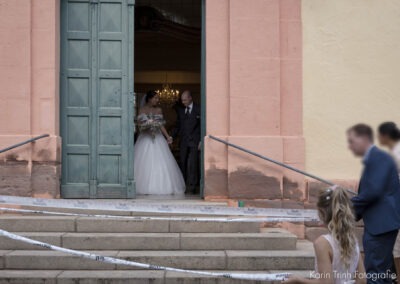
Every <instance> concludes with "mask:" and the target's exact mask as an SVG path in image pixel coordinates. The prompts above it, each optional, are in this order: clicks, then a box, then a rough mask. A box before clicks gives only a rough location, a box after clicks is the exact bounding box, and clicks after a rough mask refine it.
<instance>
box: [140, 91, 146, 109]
mask: <svg viewBox="0 0 400 284" xmlns="http://www.w3.org/2000/svg"><path fill="white" fill-rule="evenodd" d="M146 97H147V94H146V93H144V94H143V95H142V99H141V100H140V104H139V108H142V107H144V106H145V105H146Z"/></svg>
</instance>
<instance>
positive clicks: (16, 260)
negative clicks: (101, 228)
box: [0, 244, 314, 270]
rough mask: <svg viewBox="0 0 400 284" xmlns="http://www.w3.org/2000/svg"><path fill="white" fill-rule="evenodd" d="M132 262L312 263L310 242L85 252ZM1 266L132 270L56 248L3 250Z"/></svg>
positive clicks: (238, 266)
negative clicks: (286, 246) (285, 246)
mask: <svg viewBox="0 0 400 284" xmlns="http://www.w3.org/2000/svg"><path fill="white" fill-rule="evenodd" d="M88 252H91V253H95V254H99V255H102V256H110V257H115V258H120V259H126V260H130V261H135V262H141V263H148V264H153V265H159V266H169V267H174V268H182V269H200V270H265V269H270V270H271V269H274V270H281V269H299V270H307V269H308V270H310V269H312V268H313V266H314V252H313V248H312V244H311V245H310V244H308V245H301V246H299V248H298V249H297V250H283V251H276V250H275V251H271V250H263V251H254V250H250V251H244V250H239V251H237V250H226V251H222V250H218V251H88ZM0 257H1V259H2V260H1V262H0V263H2V264H3V267H2V268H3V269H10V270H11V269H20V270H22V269H26V270H35V269H38V270H42V269H47V270H115V269H117V270H126V269H129V270H132V269H139V268H135V267H132V266H125V265H114V264H108V263H104V262H99V261H94V260H89V259H82V258H79V257H76V256H73V255H70V254H66V253H61V252H56V251H29V250H25V251H23V250H19V251H4V252H2V253H1V254H0Z"/></svg>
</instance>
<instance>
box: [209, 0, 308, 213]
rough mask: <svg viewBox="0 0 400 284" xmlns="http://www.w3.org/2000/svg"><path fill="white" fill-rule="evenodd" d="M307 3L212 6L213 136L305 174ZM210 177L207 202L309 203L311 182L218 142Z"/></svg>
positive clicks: (238, 0)
mask: <svg viewBox="0 0 400 284" xmlns="http://www.w3.org/2000/svg"><path fill="white" fill-rule="evenodd" d="M300 3H301V2H300V0H291V1H289V0H284V1H279V0H270V1H265V0H252V1H243V0H224V1H207V3H206V10H207V12H206V37H207V38H206V41H207V42H206V58H207V61H206V82H207V89H206V96H207V106H206V113H207V114H206V119H207V134H211V135H215V136H219V137H220V138H222V139H226V140H228V141H230V142H232V143H235V144H238V145H241V146H243V147H245V148H248V149H250V150H252V151H255V152H257V153H260V154H263V155H266V156H268V157H270V158H273V159H275V160H278V161H281V162H287V163H289V164H291V165H295V166H298V167H300V168H304V140H303V138H302V85H301V16H300V15H301V5H300ZM205 173H206V174H205V196H206V199H217V198H221V197H222V198H228V199H232V200H259V201H257V202H258V203H261V205H263V206H264V205H265V204H263V203H266V204H268V206H277V207H281V206H284V204H282V202H285V203H286V204H288V205H287V206H297V205H296V204H290V203H288V202H287V201H286V200H284V199H289V200H295V201H301V200H303V198H304V178H303V177H301V176H296V175H293V174H292V173H291V172H288V171H286V170H283V169H282V168H281V167H278V166H276V165H273V164H271V163H269V162H266V161H263V160H261V159H259V158H256V157H253V156H250V155H249V154H246V153H243V152H241V151H239V150H236V149H232V148H227V147H226V146H224V145H222V144H220V143H219V142H216V141H213V140H210V139H206V141H205ZM271 200H273V201H272V203H271ZM253 204H255V203H253Z"/></svg>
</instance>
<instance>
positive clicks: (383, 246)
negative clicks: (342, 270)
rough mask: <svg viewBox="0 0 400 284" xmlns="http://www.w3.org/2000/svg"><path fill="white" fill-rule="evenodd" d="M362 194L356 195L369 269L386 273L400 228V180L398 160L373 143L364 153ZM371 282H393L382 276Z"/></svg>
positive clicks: (390, 265)
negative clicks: (394, 159) (362, 222)
mask: <svg viewBox="0 0 400 284" xmlns="http://www.w3.org/2000/svg"><path fill="white" fill-rule="evenodd" d="M364 164H365V167H364V171H363V174H362V177H361V180H360V186H359V190H358V195H357V196H355V197H353V198H352V201H353V205H354V210H355V213H356V217H357V220H359V219H361V218H362V219H363V221H364V226H365V228H364V236H363V245H364V253H365V259H364V264H365V270H366V272H367V273H374V274H375V275H376V274H377V273H385V272H387V270H388V269H390V268H391V267H392V264H393V255H392V251H393V246H394V243H395V240H396V237H397V232H398V229H399V228H400V182H399V176H398V172H397V167H396V164H395V163H394V161H393V159H392V158H391V157H390V156H389V155H388V154H387V153H385V152H383V151H381V150H379V149H378V148H377V147H375V146H373V147H371V148H370V149H369V151H368V152H367V154H366V155H365V157H364ZM367 281H368V282H367V283H392V282H391V280H390V279H378V280H377V281H372V279H368V280H367Z"/></svg>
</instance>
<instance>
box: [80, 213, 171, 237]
mask: <svg viewBox="0 0 400 284" xmlns="http://www.w3.org/2000/svg"><path fill="white" fill-rule="evenodd" d="M76 230H77V232H108V233H113V232H114V233H116V232H121V233H136V232H141V233H143V232H149V233H150V232H152V233H161V232H165V233H168V231H169V222H168V221H162V220H160V221H159V220H128V219H99V218H86V217H82V218H78V219H77V221H76Z"/></svg>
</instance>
